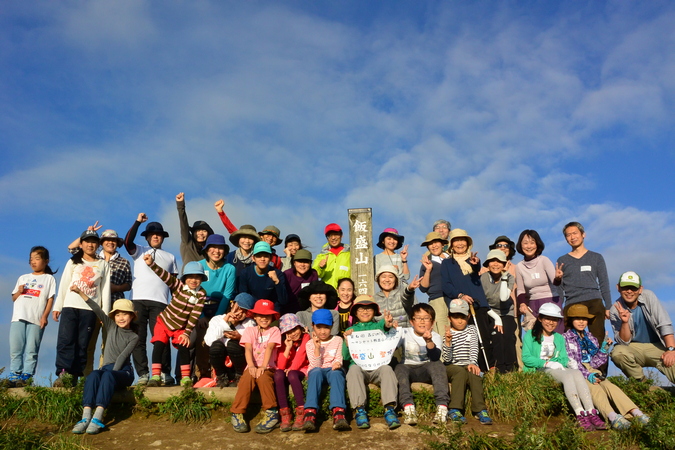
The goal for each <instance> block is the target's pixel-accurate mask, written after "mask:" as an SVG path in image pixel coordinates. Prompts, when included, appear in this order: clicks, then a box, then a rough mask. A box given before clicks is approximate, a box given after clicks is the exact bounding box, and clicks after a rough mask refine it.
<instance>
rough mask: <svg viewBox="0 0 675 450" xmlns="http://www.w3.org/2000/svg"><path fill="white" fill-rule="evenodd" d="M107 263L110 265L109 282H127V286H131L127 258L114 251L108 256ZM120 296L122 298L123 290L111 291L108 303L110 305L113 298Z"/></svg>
mask: <svg viewBox="0 0 675 450" xmlns="http://www.w3.org/2000/svg"><path fill="white" fill-rule="evenodd" d="M99 256H101V255H99ZM108 264H109V265H110V284H124V283H129V286H131V282H132V280H133V277H132V276H131V264H129V261H128V260H127V259H125V258H123V257H122V255H120V254H119V253H115V254H114V255H113V256H112V258H110V261H108ZM121 298H124V292H111V293H110V301H111V302H110V304H111V305H112V304H113V303H114V302H115V300H119V299H121Z"/></svg>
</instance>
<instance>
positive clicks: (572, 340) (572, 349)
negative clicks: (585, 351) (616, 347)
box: [563, 328, 608, 378]
mask: <svg viewBox="0 0 675 450" xmlns="http://www.w3.org/2000/svg"><path fill="white" fill-rule="evenodd" d="M584 333H586V336H588V338H589V339H590V340H591V341H592V342H593V344H595V347H596V348H597V349H598V351H597V352H595V353H594V354H592V355H591V361H590V362H589V365H590V366H591V367H593V368H594V369H597V368H598V367H600V366H602V365H603V364H606V363H607V357H608V354H607V353H604V352H602V351H600V346H599V345H598V340H597V339H595V337H594V336H593V335H592V334H591V333H587V332H585V331H584ZM563 337H564V338H565V348H566V349H567V357H568V358H569V361H568V362H567V367H569V368H570V369H579V370H580V371H581V373H582V374H583V375H584V378H588V376H589V375H590V374H591V372H590V371H589V370H588V369H587V368H586V366H584V365H583V364H582V353H581V338H580V337H579V335H578V334H577V333H576V332H575V331H574V330H573V329H571V328H570V329H569V330H567V331H566V332H565V333H564V334H563Z"/></svg>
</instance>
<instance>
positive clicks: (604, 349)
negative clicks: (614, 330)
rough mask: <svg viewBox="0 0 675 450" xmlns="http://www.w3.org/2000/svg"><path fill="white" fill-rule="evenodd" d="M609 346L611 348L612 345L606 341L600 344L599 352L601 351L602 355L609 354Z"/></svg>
mask: <svg viewBox="0 0 675 450" xmlns="http://www.w3.org/2000/svg"><path fill="white" fill-rule="evenodd" d="M611 346H612V344H610V343H609V342H607V341H604V342H603V343H602V345H601V346H600V351H601V352H602V353H609V348H610V347H611Z"/></svg>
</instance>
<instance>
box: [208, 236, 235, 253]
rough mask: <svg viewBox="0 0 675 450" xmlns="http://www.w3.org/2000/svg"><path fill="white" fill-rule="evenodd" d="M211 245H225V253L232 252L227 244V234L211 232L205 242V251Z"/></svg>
mask: <svg viewBox="0 0 675 450" xmlns="http://www.w3.org/2000/svg"><path fill="white" fill-rule="evenodd" d="M211 245H223V246H225V254H226V255H227V254H228V253H230V246H229V245H227V242H225V236H223V235H222V234H210V235H209V237H207V238H206V242H205V243H204V251H206V250H207V249H208V248H209V247H210V246H211Z"/></svg>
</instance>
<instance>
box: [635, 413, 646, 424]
mask: <svg viewBox="0 0 675 450" xmlns="http://www.w3.org/2000/svg"><path fill="white" fill-rule="evenodd" d="M633 420H637V421H638V423H639V424H640V425H642V426H644V425H647V424H649V420H650V418H649V416H648V415H647V414H642V415H639V416H637V417H635V418H634V419H633Z"/></svg>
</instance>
